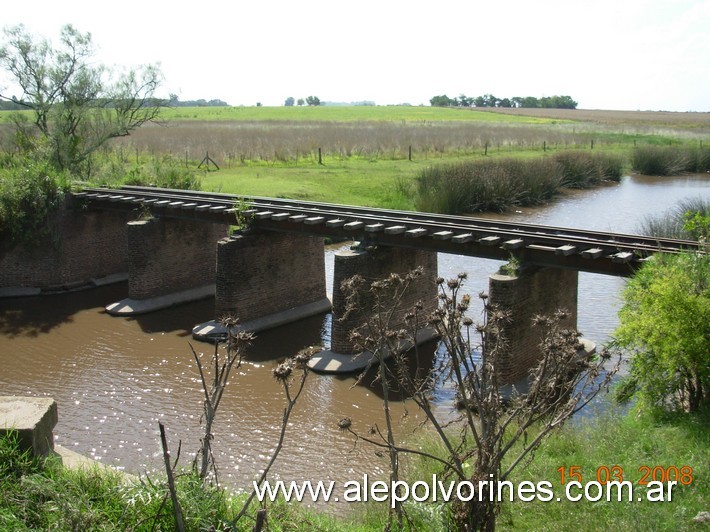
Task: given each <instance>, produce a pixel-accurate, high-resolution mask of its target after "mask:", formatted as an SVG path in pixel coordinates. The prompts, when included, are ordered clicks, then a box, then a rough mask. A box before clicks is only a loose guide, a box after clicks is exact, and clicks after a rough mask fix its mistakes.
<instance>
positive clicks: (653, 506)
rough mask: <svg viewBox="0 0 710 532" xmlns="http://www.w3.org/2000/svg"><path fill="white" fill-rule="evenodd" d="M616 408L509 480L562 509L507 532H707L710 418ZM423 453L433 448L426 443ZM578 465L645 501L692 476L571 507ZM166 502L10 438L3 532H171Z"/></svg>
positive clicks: (218, 515)
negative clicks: (603, 526)
mask: <svg viewBox="0 0 710 532" xmlns="http://www.w3.org/2000/svg"><path fill="white" fill-rule="evenodd" d="M611 408H612V410H611V411H610V412H609V413H607V414H604V415H602V416H600V417H597V418H591V419H582V420H579V421H576V422H573V423H570V424H568V425H566V426H565V427H564V428H563V429H562V430H561V431H560V432H558V433H556V434H555V435H553V436H552V438H551V439H550V440H549V441H548V443H546V444H545V445H543V447H542V448H541V449H540V450H539V451H538V452H537V453H536V455H535V460H534V461H533V462H532V463H531V464H530V465H529V466H527V467H526V468H523V469H519V470H517V473H516V474H515V476H514V477H513V478H512V479H511V480H512V482H514V484H515V485H517V484H518V483H520V482H522V481H531V482H533V483H535V484H536V483H538V482H540V481H543V480H545V481H548V482H550V483H551V485H552V489H553V491H554V493H555V496H560V497H561V498H562V499H563V500H562V501H559V502H558V501H556V500H551V501H549V502H542V501H539V500H534V501H531V502H522V501H520V500H516V501H515V502H512V503H509V502H506V503H504V505H503V511H502V513H501V515H500V516H499V518H498V526H499V528H500V529H501V530H550V529H555V530H570V531H572V530H575V531H576V530H590V531H592V530H598V528H599V525H600V523H607V524H610V523H613V525H614V529H615V530H703V529H706V528H703V527H707V524H706V525H702V524H696V523H694V522H693V518H694V517H695V516H696V515H697V514H698V513H699V512H701V511H706V510H707V501H708V500H710V485H709V483H708V482H707V475H708V473H710V453H709V452H708V451H709V450H710V431H709V430H708V427H709V426H710V415H709V413H708V412H702V413H700V414H698V415H695V416H689V415H680V414H677V415H674V417H672V418H670V417H669V418H666V419H656V418H653V417H650V416H640V417H639V416H636V415H634V414H633V413H631V414H629V415H626V416H620V415H618V414H617V413H615V412H614V411H613V408H615V407H611ZM417 437H418V438H422V436H421V435H420V436H417ZM420 444H421V445H423V446H424V447H426V448H429V449H430V448H431V447H432V445H431V444H430V443H426V440H422V441H421V442H420ZM571 466H578V467H579V468H580V469H579V471H580V472H581V475H582V481H583V482H587V481H590V480H596V475H597V472H598V471H601V473H600V474H601V475H603V474H604V471H605V470H604V468H605V467H608V468H609V469H611V468H612V467H614V466H616V467H617V468H622V469H623V475H624V479H625V480H629V481H631V482H632V483H633V484H634V498H636V497H637V496H643V495H644V494H645V488H643V487H641V486H640V485H639V481H640V480H641V479H642V477H643V475H644V472H645V468H646V467H648V468H650V469H651V470H653V468H654V467H657V466H660V467H662V468H663V470H664V471H666V470H672V469H673V468H672V466H675V467H677V468H678V469H679V470H680V469H681V468H683V467H687V468H692V472H690V471H689V469H684V470H683V471H684V474H685V475H686V476H685V477H683V484H681V483H680V482H679V484H678V485H677V486H676V487H674V488H673V490H672V500H670V501H667V502H647V501H646V500H644V501H642V502H639V501H637V500H632V501H631V502H628V501H626V500H624V501H623V502H618V501H616V500H614V501H612V502H587V501H581V500H580V501H579V502H571V501H566V500H564V498H565V497H564V488H563V486H562V485H561V482H560V480H561V477H560V470H559V468H561V467H564V468H566V470H567V471H569V467H571ZM615 471H618V469H617V470H615ZM659 471H660V470H659ZM436 472H437V471H436V469H432V468H431V466H429V465H426V464H421V463H419V464H410V466H409V468H408V479H409V482H410V483H411V482H414V481H415V480H419V479H430V478H431V475H432V474H433V473H436ZM652 474H653V473H652ZM658 474H660V473H657V475H658ZM650 479H651V478H650V477H649V480H650ZM338 480H339V481H342V482H344V481H345V480H347V479H338ZM572 493H573V494H577V493H579V491H572ZM165 494H166V488H165V485H164V479H161V478H152V479H151V480H150V481H146V480H144V482H142V483H134V484H126V482H125V479H124V478H123V477H122V476H120V475H118V474H113V473H110V472H107V471H106V470H105V469H94V470H92V469H88V470H80V471H71V470H66V469H63V468H62V467H61V466H60V465H59V464H58V462H56V461H53V460H52V461H49V462H46V463H42V462H38V461H35V460H32V459H30V458H29V457H28V456H27V455H23V454H22V453H19V452H18V451H17V448H16V446H15V444H14V443H13V441H12V440H11V439H8V438H7V437H3V438H0V528H2V529H3V530H27V529H57V530H72V529H73V530H77V529H80V530H135V529H141V530H142V529H146V530H150V529H154V530H172V528H173V515H172V511H171V508H170V504H169V501H168V503H167V504H163V499H164V497H165ZM178 496H179V500H180V503H181V505H182V507H183V510H184V513H185V519H186V523H187V524H188V530H198V529H209V527H210V526H214V527H215V529H223V528H224V527H225V526H226V524H227V523H229V522H230V521H231V520H232V519H233V518H234V516H235V515H236V513H237V512H238V510H239V509H240V508H241V501H242V499H241V498H237V499H232V498H230V497H228V496H227V495H226V494H225V492H223V491H220V490H215V489H212V488H204V487H203V486H202V484H201V483H200V482H199V481H198V480H197V479H196V478H195V477H194V476H192V475H183V476H180V477H179V479H178ZM516 499H517V497H516ZM386 506H387V505H386V504H369V505H366V506H365V507H364V508H363V507H357V508H356V509H355V513H354V514H352V515H350V516H347V517H341V518H335V517H331V516H328V515H325V514H322V513H320V514H319V513H314V512H313V511H312V510H307V509H305V508H304V507H301V506H299V505H294V504H284V503H275V504H271V505H269V506H268V530H303V529H309V530H362V531H364V530H373V531H374V530H382V529H383V526H384V524H385V520H386V513H387V507H386ZM410 511H411V516H412V518H413V519H414V525H415V526H414V528H413V530H446V527H445V523H444V521H445V520H444V514H443V513H442V508H441V506H440V505H436V504H434V505H431V504H417V505H413V506H412V507H411V508H410ZM253 524H254V521H253V520H252V519H250V518H248V519H243V520H241V521H239V526H238V527H237V530H251V528H252V527H253Z"/></svg>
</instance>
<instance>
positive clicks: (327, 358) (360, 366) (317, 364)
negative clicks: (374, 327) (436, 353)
mask: <svg viewBox="0 0 710 532" xmlns="http://www.w3.org/2000/svg"><path fill="white" fill-rule="evenodd" d="M436 338H437V334H436V332H435V331H434V330H433V329H430V328H425V329H422V330H420V331H418V332H417V338H416V342H417V345H421V344H424V343H427V342H431V341H433V340H436ZM411 348H412V344H411V342H406V343H404V344H403V345H402V346H401V347H400V352H403V351H407V350H409V349H411ZM391 356H392V353H386V354H385V359H388V358H389V357H391ZM374 361H375V355H374V354H373V353H371V352H369V351H363V352H362V353H359V354H357V355H344V354H342V353H335V352H333V351H331V350H329V349H326V350H324V351H321V352H320V353H318V354H316V355H314V356H313V357H311V359H310V360H309V361H308V367H309V368H311V369H312V370H313V371H315V372H316V373H325V374H336V375H337V374H347V373H356V372H360V371H362V370H364V369H366V368H368V367H369V366H371V365H372V364H373V362H374Z"/></svg>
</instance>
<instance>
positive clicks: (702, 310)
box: [613, 252, 710, 411]
mask: <svg viewBox="0 0 710 532" xmlns="http://www.w3.org/2000/svg"><path fill="white" fill-rule="evenodd" d="M619 319H620V325H619V327H618V328H617V330H616V332H615V334H614V340H613V342H614V343H615V344H616V345H618V346H619V347H622V348H624V349H625V350H627V351H629V352H630V353H631V355H632V357H631V372H630V375H629V376H628V377H627V378H626V381H625V383H624V386H622V387H621V388H620V393H619V398H620V399H621V400H625V399H629V398H630V397H632V396H637V397H638V398H639V399H640V404H641V405H642V406H645V407H650V408H653V409H656V408H661V409H663V408H667V407H671V408H674V409H680V408H682V409H686V410H688V411H697V410H699V409H700V408H701V407H702V406H703V404H705V403H707V402H708V400H709V399H710V256H709V255H706V254H702V253H691V252H688V253H682V254H679V255H660V254H659V255H656V256H654V260H653V261H650V262H648V263H647V264H645V265H644V266H643V267H642V268H641V269H640V270H639V271H638V272H637V273H636V275H635V276H634V277H633V278H632V279H631V281H630V282H629V284H628V286H627V288H626V290H625V292H624V305H623V307H622V308H621V311H620V312H619Z"/></svg>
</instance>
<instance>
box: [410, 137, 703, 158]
mask: <svg viewBox="0 0 710 532" xmlns="http://www.w3.org/2000/svg"><path fill="white" fill-rule="evenodd" d="M702 144H703V141H702V140H701V141H700V147H701V148H702ZM409 160H410V161H411V160H412V145H411V144H410V145H409Z"/></svg>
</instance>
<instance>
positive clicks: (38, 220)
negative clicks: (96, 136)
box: [0, 158, 69, 243]
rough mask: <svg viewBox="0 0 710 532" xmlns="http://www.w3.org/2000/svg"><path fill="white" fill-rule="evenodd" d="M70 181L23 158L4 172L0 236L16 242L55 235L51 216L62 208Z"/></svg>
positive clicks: (44, 165)
mask: <svg viewBox="0 0 710 532" xmlns="http://www.w3.org/2000/svg"><path fill="white" fill-rule="evenodd" d="M68 190H69V181H68V179H67V178H66V176H65V175H64V174H57V172H56V171H54V170H53V169H52V167H51V166H50V165H49V164H48V163H47V162H46V161H42V160H33V159H31V158H25V159H23V161H22V163H21V164H16V165H14V166H12V167H11V168H9V169H7V170H5V171H3V172H1V173H0V234H1V235H4V236H5V237H7V238H8V240H9V241H10V242H12V243H17V242H28V243H33V242H39V241H42V240H44V239H46V238H47V237H49V236H51V224H49V223H48V219H49V217H50V216H51V215H52V214H53V213H54V212H56V210H57V209H58V208H59V206H60V205H61V203H62V201H63V198H64V192H66V191H68Z"/></svg>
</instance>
